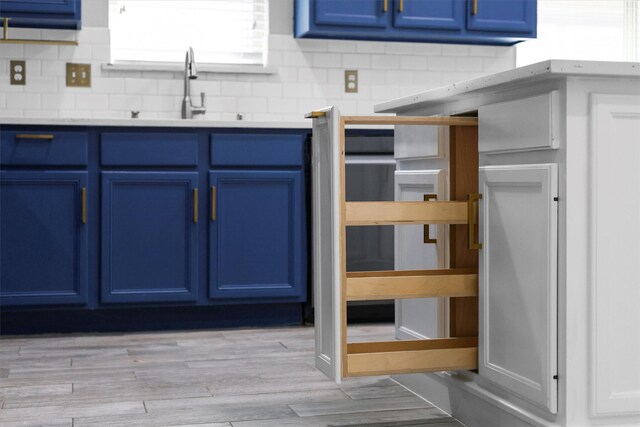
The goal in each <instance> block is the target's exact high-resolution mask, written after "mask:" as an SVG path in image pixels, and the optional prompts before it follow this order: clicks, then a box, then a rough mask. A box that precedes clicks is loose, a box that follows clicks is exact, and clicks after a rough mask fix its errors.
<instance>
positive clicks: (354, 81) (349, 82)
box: [344, 70, 358, 93]
mask: <svg viewBox="0 0 640 427" xmlns="http://www.w3.org/2000/svg"><path fill="white" fill-rule="evenodd" d="M344 91H345V93H358V70H345V71H344Z"/></svg>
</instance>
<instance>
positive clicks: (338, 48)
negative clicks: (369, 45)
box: [328, 40, 356, 53]
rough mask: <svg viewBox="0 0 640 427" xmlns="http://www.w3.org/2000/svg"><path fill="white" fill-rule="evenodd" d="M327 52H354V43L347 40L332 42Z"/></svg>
mask: <svg viewBox="0 0 640 427" xmlns="http://www.w3.org/2000/svg"><path fill="white" fill-rule="evenodd" d="M328 50H329V51H331V52H345V53H346V52H355V51H356V42H353V41H348V40H333V41H332V42H331V44H330V45H329V46H328Z"/></svg>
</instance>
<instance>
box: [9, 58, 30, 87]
mask: <svg viewBox="0 0 640 427" xmlns="http://www.w3.org/2000/svg"><path fill="white" fill-rule="evenodd" d="M9 74H10V75H11V78H10V79H9V80H10V84H12V85H21V86H24V85H26V84H27V62H26V61H9Z"/></svg>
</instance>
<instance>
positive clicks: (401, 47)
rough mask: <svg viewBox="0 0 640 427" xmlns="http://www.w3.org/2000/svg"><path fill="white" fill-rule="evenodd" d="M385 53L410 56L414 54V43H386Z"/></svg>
mask: <svg viewBox="0 0 640 427" xmlns="http://www.w3.org/2000/svg"><path fill="white" fill-rule="evenodd" d="M384 51H385V53H388V54H390V55H410V54H412V53H413V43H398V42H395V43H385V44H384Z"/></svg>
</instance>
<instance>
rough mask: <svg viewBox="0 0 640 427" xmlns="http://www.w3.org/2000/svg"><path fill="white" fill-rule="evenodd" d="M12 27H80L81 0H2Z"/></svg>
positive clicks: (3, 13) (3, 12) (0, 12)
mask: <svg viewBox="0 0 640 427" xmlns="http://www.w3.org/2000/svg"><path fill="white" fill-rule="evenodd" d="M0 17H3V18H11V19H10V20H9V26H10V27H28V28H65V29H80V26H81V0H0Z"/></svg>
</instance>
